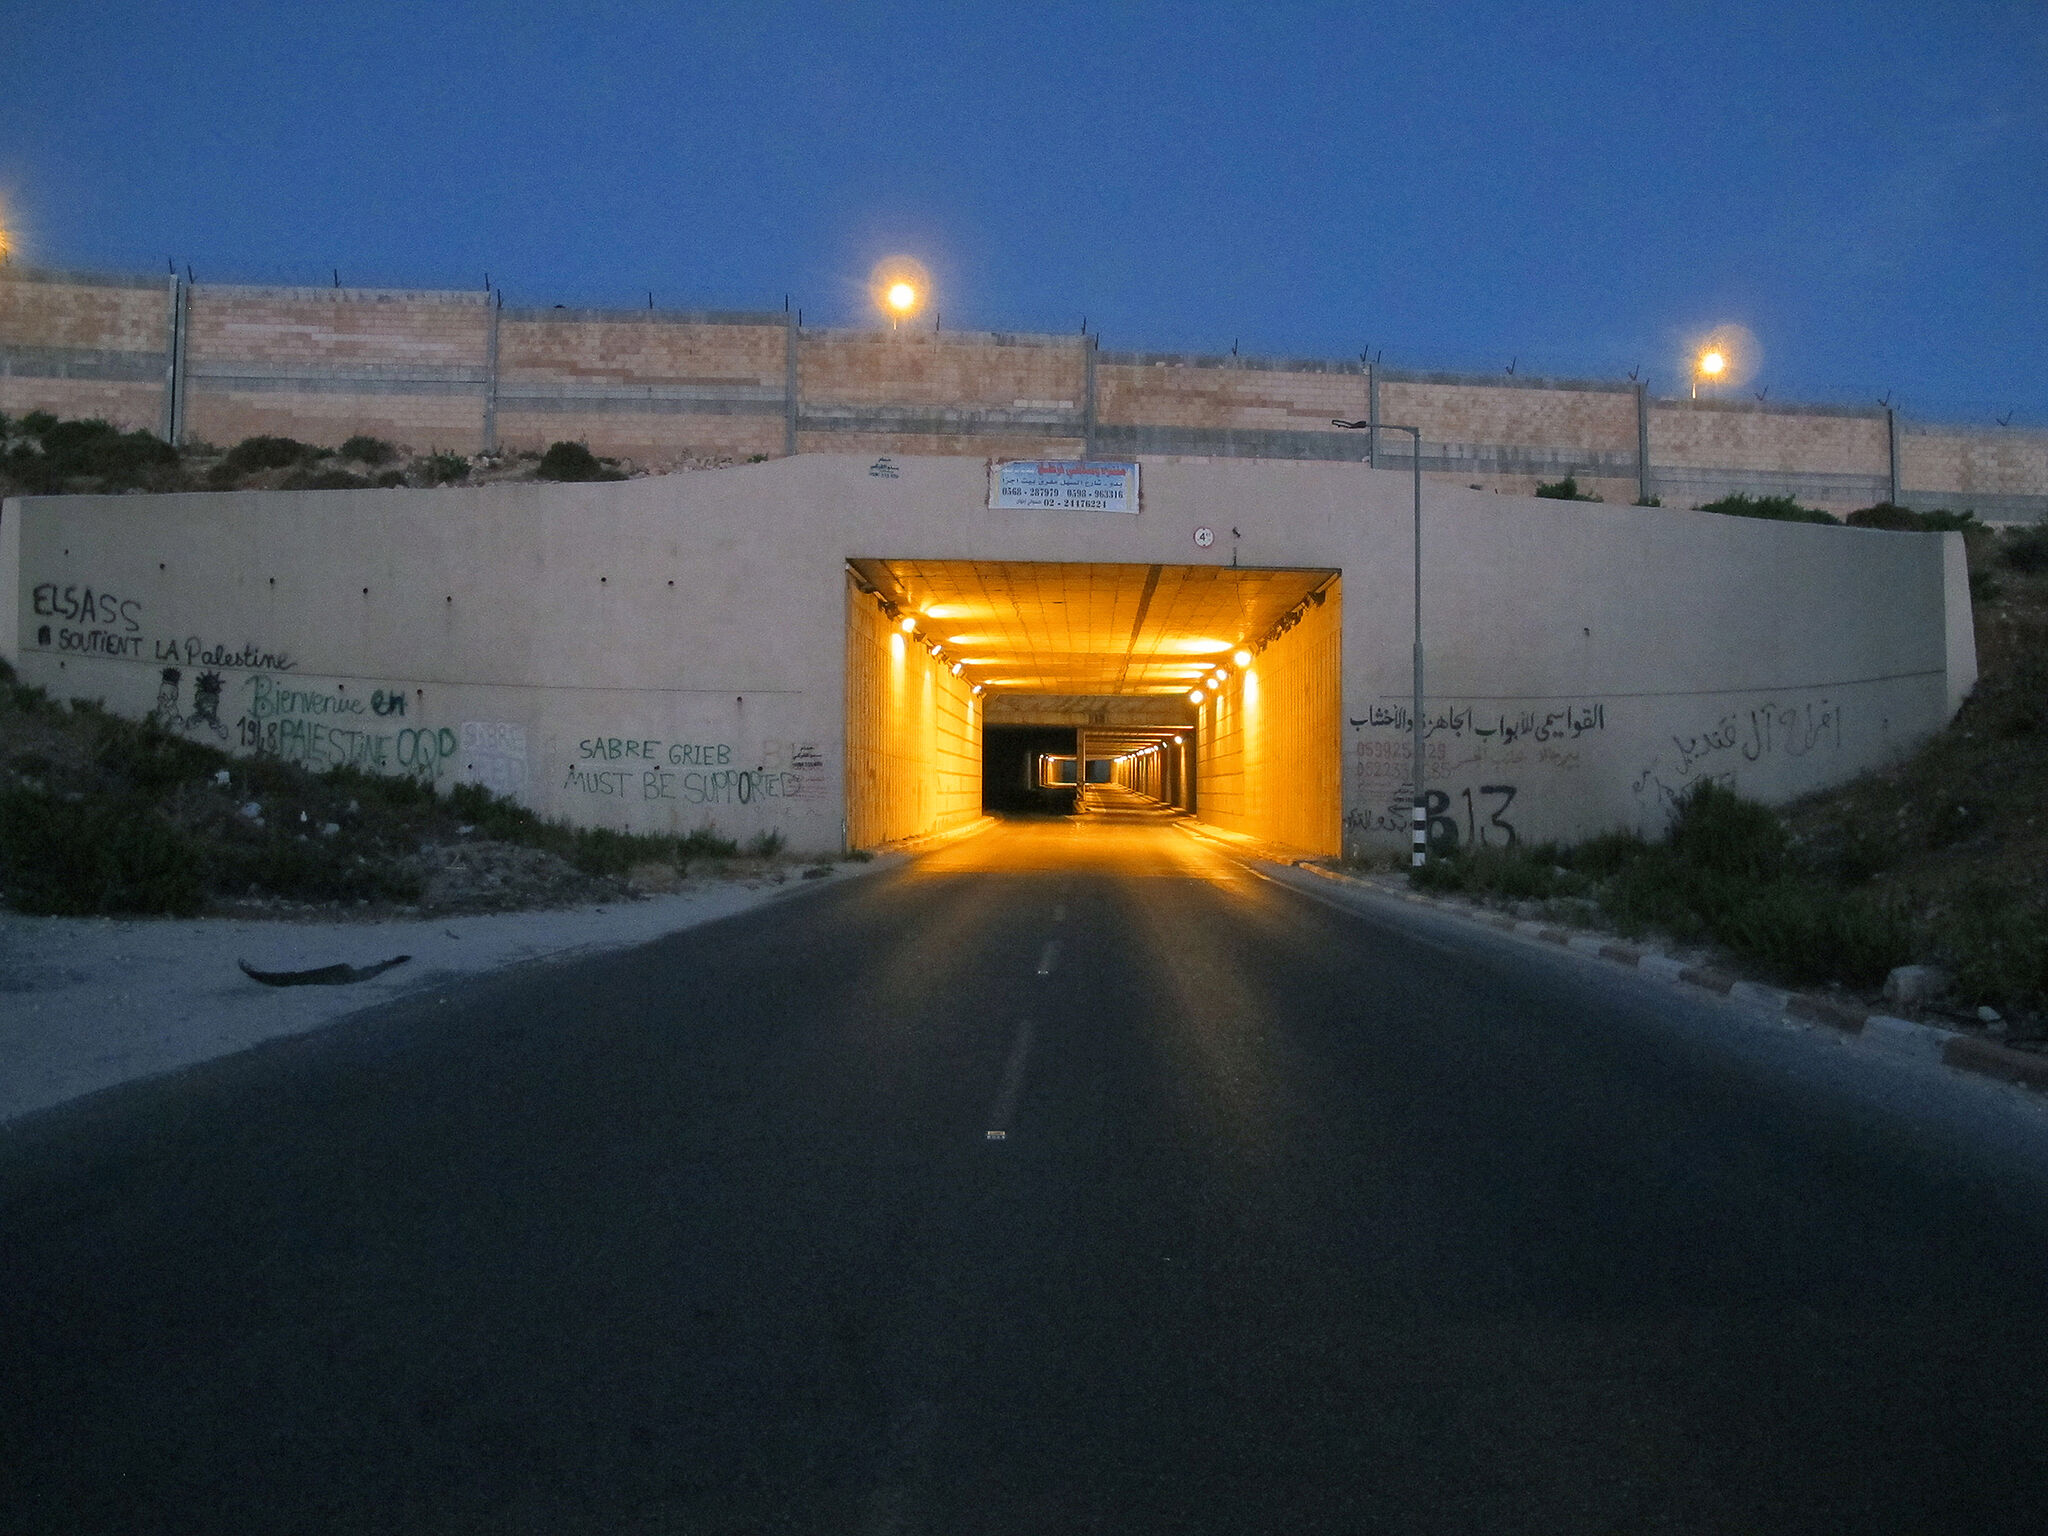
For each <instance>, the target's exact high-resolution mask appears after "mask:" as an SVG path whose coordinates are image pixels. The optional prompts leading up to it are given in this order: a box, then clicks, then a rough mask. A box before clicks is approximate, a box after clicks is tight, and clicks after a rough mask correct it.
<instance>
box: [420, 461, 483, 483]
mask: <svg viewBox="0 0 2048 1536" xmlns="http://www.w3.org/2000/svg"><path fill="white" fill-rule="evenodd" d="M412 471H413V473H414V474H415V475H417V476H418V477H419V480H420V483H421V484H422V485H452V484H454V483H455V482H456V481H457V480H467V479H468V478H469V460H467V459H465V458H464V457H463V456H462V455H461V454H459V453H430V454H428V455H427V456H426V457H425V458H424V459H415V460H414V461H413V466H412Z"/></svg>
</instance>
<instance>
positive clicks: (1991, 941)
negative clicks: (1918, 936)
mask: <svg viewBox="0 0 2048 1536" xmlns="http://www.w3.org/2000/svg"><path fill="white" fill-rule="evenodd" d="M1937 938H1938V942H1939V943H1940V945H1941V947H1942V948H1943V949H1944V950H1945V951H1946V953H1947V955H1948V958H1949V959H1950V961H1951V962H1952V963H1953V965H1954V966H1955V972H1956V985H1957V988H1958V990H1959V991H1960V992H1961V993H1962V995H1963V996H1964V997H1965V998H1968V999H1970V1000H1971V1001H1974V1002H1983V1003H1990V1004H1991V1005H1992V1006H1994V1007H1997V1008H2007V1009H2010V1008H2015V1007H2028V1006H2034V1007H2038V1006H2039V1005H2040V1004H2041V1002H2042V999H2043V998H2044V997H2048V906H2044V905H2042V904H2041V903H2039V902H2034V903H2027V902H2023V901H2019V900H2015V899H2014V896H2013V892H2012V888H2011V887H2010V886H2009V885H2007V884H2004V883H2002V882H1999V881H1996V880H1992V879H1989V878H1983V877H1980V878H1979V879H1977V880H1974V881H1972V882H1971V883H1970V884H1968V885H1967V886H1965V887H1964V888H1963V889H1962V891H1961V892H1960V893H1959V894H1958V897H1957V900H1956V902H1955V905H1954V907H1953V909H1952V910H1951V911H1950V912H1949V913H1948V914H1947V916H1946V919H1945V921H1944V922H1943V923H1942V924H1941V925H1940V932H1939V934H1938V936H1937Z"/></svg>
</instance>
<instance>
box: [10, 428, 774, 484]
mask: <svg viewBox="0 0 2048 1536" xmlns="http://www.w3.org/2000/svg"><path fill="white" fill-rule="evenodd" d="M756 457H759V456H758V455H757V456H756ZM750 462H751V461H750ZM529 477H532V478H539V479H545V480H624V479H627V478H628V476H627V473H626V471H625V469H623V468H622V467H620V465H619V464H618V463H617V462H615V461H612V460H608V459H601V458H599V457H598V456H597V455H596V454H594V453H592V452H591V451H590V448H589V445H588V444H585V443H556V444H554V445H553V446H552V447H551V448H549V450H548V452H547V453H546V454H544V455H543V454H540V453H535V452H532V451H530V450H520V451H514V452H507V453H500V454H484V455H482V456H479V457H477V458H475V459H471V458H468V457H465V456H464V455H462V454H459V453H453V452H446V451H442V450H439V449H434V450H431V451H429V452H426V453H415V452H414V451H413V450H412V449H410V448H404V447H400V446H399V445H397V444H394V443H392V442H390V441H388V440H386V439H384V438H381V437H373V436H371V435H369V434H368V433H362V432H358V433H355V434H353V435H351V436H349V437H347V438H345V439H343V441H342V443H341V446H340V447H339V448H338V449H337V448H329V447H323V446H321V445H319V444H317V443H304V442H300V441H299V440H298V439H297V438H292V437H277V436H269V435H259V436H256V437H248V438H244V439H243V440H242V441H241V442H239V443H236V444H235V445H234V446H233V447H231V448H228V449H225V450H223V449H219V448H214V447H210V446H209V445H207V444H205V443H202V442H197V441H192V442H187V443H185V444H184V445H182V446H181V447H176V448H174V447H172V446H171V445H170V444H169V443H166V442H164V441H163V440H162V439H161V438H158V437H156V436H155V435H153V434H152V433H149V432H141V431H137V432H124V431H122V430H121V429H120V428H118V427H116V426H114V425H112V424H110V423H108V422H105V421H100V420H89V421H63V420H59V419H58V418H57V417H55V416H53V415H51V414H50V413H49V412H47V411H31V412H29V413H28V414H27V415H25V416H19V417H13V418H9V417H6V416H0V496H13V495H28V496H67V495H105V494H108V493H110V492H121V491H160V492H161V491H191V490H212V491H238V490H288V491H353V490H367V489H371V488H378V489H387V490H390V489H398V488H400V487H405V486H417V487H429V488H430V487H434V486H443V485H463V484H474V483H477V482H479V481H484V480H489V481H499V480H511V479H526V478H529Z"/></svg>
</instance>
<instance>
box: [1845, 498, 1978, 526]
mask: <svg viewBox="0 0 2048 1536" xmlns="http://www.w3.org/2000/svg"><path fill="white" fill-rule="evenodd" d="M1843 521H1844V522H1846V523H1847V524H1848V525H1849V526H1850V527H1851V528H1883V529H1887V530H1889V531H1891V532H1893V533H1983V532H1986V531H1987V530H1986V529H1985V527H1984V525H1983V524H1982V523H1980V522H1978V521H1977V514H1976V513H1974V512H1948V511H1934V512H1915V511H1914V510H1913V509H1912V508H1911V507H1897V506H1893V505H1892V504H1891V503H1890V502H1888V501H1880V502H1879V503H1878V504H1877V505H1876V506H1874V507H1859V508H1857V510H1856V511H1854V512H1851V513H1850V514H1849V515H1848V516H1847V517H1846V518H1844V519H1843Z"/></svg>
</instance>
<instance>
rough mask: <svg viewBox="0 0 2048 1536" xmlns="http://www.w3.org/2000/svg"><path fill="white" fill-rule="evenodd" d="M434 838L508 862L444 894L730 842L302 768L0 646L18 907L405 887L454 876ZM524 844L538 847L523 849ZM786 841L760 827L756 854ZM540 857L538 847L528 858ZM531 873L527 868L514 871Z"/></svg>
mask: <svg viewBox="0 0 2048 1536" xmlns="http://www.w3.org/2000/svg"><path fill="white" fill-rule="evenodd" d="M436 848H439V849H442V850H449V849H453V850H458V851H459V853H460V855H461V857H462V858H463V859H471V860H484V859H485V858H486V856H487V855H490V854H491V852H492V850H493V849H496V850H499V852H500V854H501V855H509V856H501V857H499V858H498V859H497V863H498V865H499V867H501V868H505V869H510V870H511V876H510V877H508V878H507V880H506V881H505V882H503V883H501V884H497V885H493V886H491V887H490V888H485V887H482V886H475V885H472V886H470V887H467V888H463V889H459V890H455V891H453V892H452V894H451V893H450V892H448V891H439V896H440V899H441V901H442V904H443V905H457V906H461V905H468V906H472V907H473V906H479V905H481V906H507V905H530V904H532V903H533V902H534V901H536V900H546V899H555V900H576V899H582V900H588V899H593V898H596V899H602V898H605V897H610V896H616V895H618V894H620V893H621V892H622V890H623V889H624V887H623V883H622V882H623V877H624V876H625V875H626V874H627V873H628V872H629V871H632V870H636V869H640V868H643V867H645V866H648V865H660V866H666V867H669V868H672V869H674V870H676V871H678V872H681V871H683V870H684V869H685V868H686V867H687V866H688V865H690V864H691V862H692V861H711V862H712V863H713V864H714V865H715V864H717V863H718V862H719V861H724V860H733V859H738V858H740V849H739V847H738V845H737V844H736V843H734V842H733V841H732V840H731V839H730V838H725V837H721V836H719V835H718V833H717V832H716V831H714V830H713V829H712V828H711V827H709V826H705V827H700V828H698V829H697V830H696V831H694V832H689V833H686V834H683V835H680V836H643V835H640V834H636V833H626V832H618V831H613V830H611V829H609V828H602V827H574V826H570V825H568V824H567V823H564V822H559V821H548V820H545V819H543V818H541V817H539V816H536V815H535V814H534V813H533V812H532V811H530V810H527V809H526V808H525V807H523V806H520V805H518V804H516V803H514V802H513V801H511V800H507V799H505V798H503V797H500V796H497V795H493V794H492V793H491V792H490V791H489V790H486V789H484V788H482V787H480V786H477V785H458V786H456V787H455V788H453V789H451V790H450V791H449V792H448V793H446V794H445V795H444V794H437V793H436V792H435V790H434V788H433V786H431V785H429V784H426V783H423V782H421V781H420V780H417V779H412V778H405V777H391V776H384V775H378V774H371V773H365V772H362V771H360V770H357V769H348V768H343V769H335V770H332V771H329V772H326V773H312V772H309V771H308V770H306V769H304V768H302V767H299V766H297V765H296V764H292V763H287V762H282V761H280V760H278V759H276V758H270V757H231V756H229V755H228V754H227V753H226V752H223V751H221V750H220V749H218V748H217V747H214V746H210V745H203V744H200V743H198V742H193V741H189V740H187V739H185V738H184V737H182V736H177V735H173V734H171V733H169V732H166V731H164V730H161V729H159V728H158V727H156V726H154V725H152V724H149V723H147V722H144V723H139V724H138V723H136V722H133V721H128V720H122V719H119V718H117V717H115V716H113V715H110V714H107V713H106V712H105V711H103V710H101V709H100V708H99V707H98V706H96V705H94V704H90V703H87V702H84V701H78V700H74V701H73V702H72V703H71V704H69V705H68V706H67V705H64V704H60V703H57V702H55V701H52V700H51V699H49V698H48V697H47V696H46V694H45V693H44V692H43V690H41V689H37V688H27V687H23V686H22V685H20V684H19V683H18V682H17V681H16V680H15V676H14V673H13V671H12V670H11V669H9V668H7V667H6V666H5V664H4V663H0V894H4V896H5V899H6V900H7V902H8V903H9V904H10V905H12V906H14V907H16V908H17V909H19V910H21V911H25V912H35V913H45V914H55V915H66V916H86V915H95V914H109V915H111V914H120V913H138V914H145V915H153V914H170V915H175V916H190V915H193V914H194V913H198V912H201V911H204V910H206V909H208V908H209V907H219V906H220V905H221V904H223V903H231V902H235V901H242V900H248V899H251V898H257V899H282V900H288V901H296V902H329V903H331V902H346V903H356V904H364V903H378V904H400V903H403V904H410V903H417V902H420V901H422V900H424V899H428V898H432V897H435V896H436V894H437V889H438V888H437V887H436V886H435V881H436V880H437V879H443V880H444V883H445V877H446V875H447V868H446V866H445V864H443V863H439V862H437V860H436V858H435V857H434V856H433V854H434V850H435V849H436ZM521 850H531V851H532V852H531V853H528V854H526V855H525V858H524V862H523V863H522V862H521V860H520V857H519V854H520V851H521ZM781 852H782V840H781V838H780V837H779V836H777V835H773V834H769V835H764V836H760V837H757V838H755V839H754V840H753V842H752V844H750V846H749V849H748V853H749V855H750V856H751V858H752V859H753V860H754V861H756V862H755V863H754V864H753V865H751V866H743V867H756V868H758V867H759V864H758V861H762V860H770V859H774V858H776V857H777V856H779V855H780V854H781ZM536 857H538V863H536V862H535V859H536ZM521 881H523V884H522V883H520V882H521Z"/></svg>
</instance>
